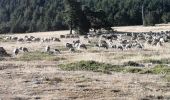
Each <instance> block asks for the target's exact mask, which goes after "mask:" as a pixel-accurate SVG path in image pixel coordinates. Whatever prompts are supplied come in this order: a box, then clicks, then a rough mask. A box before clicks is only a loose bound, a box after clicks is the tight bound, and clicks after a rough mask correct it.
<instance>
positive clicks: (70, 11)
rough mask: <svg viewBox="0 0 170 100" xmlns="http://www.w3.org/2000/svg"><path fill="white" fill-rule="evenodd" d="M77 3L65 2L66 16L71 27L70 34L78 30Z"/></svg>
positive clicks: (72, 1) (72, 0)
mask: <svg viewBox="0 0 170 100" xmlns="http://www.w3.org/2000/svg"><path fill="white" fill-rule="evenodd" d="M76 11H77V2H75V0H65V14H66V23H68V25H69V27H70V34H72V30H73V29H75V28H76V26H77V24H78V16H77V12H76Z"/></svg>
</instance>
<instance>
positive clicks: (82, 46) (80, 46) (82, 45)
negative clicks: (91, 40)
mask: <svg viewBox="0 0 170 100" xmlns="http://www.w3.org/2000/svg"><path fill="white" fill-rule="evenodd" d="M78 48H82V49H87V46H86V45H85V44H79V47H78Z"/></svg>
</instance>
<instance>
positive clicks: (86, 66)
mask: <svg viewBox="0 0 170 100" xmlns="http://www.w3.org/2000/svg"><path fill="white" fill-rule="evenodd" d="M59 67H60V68H61V69H63V70H68V71H77V70H78V71H93V72H104V73H110V71H115V72H120V71H122V70H123V67H122V66H118V65H111V64H105V63H99V62H95V61H80V62H76V63H71V64H66V65H63V64H62V65H59Z"/></svg>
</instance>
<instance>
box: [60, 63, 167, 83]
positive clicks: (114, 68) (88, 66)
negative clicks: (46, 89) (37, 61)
mask: <svg viewBox="0 0 170 100" xmlns="http://www.w3.org/2000/svg"><path fill="white" fill-rule="evenodd" d="M128 64H130V65H135V66H136V63H132V62H129V63H128ZM135 66H134V67H128V66H124V65H122V66H120V65H111V64H105V63H99V62H95V61H80V62H76V63H70V64H65V65H64V64H62V65H59V67H60V68H61V69H62V70H67V71H93V72H104V73H111V72H124V73H138V74H161V75H166V76H165V79H166V80H168V81H170V67H169V66H167V65H156V66H155V67H153V68H143V67H135Z"/></svg>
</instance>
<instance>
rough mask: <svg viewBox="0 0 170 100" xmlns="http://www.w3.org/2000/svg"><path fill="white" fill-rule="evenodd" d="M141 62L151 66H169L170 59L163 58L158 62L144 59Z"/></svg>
mask: <svg viewBox="0 0 170 100" xmlns="http://www.w3.org/2000/svg"><path fill="white" fill-rule="evenodd" d="M142 62H143V63H152V64H170V59H168V58H164V59H160V60H156V59H146V60H144V61H142Z"/></svg>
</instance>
